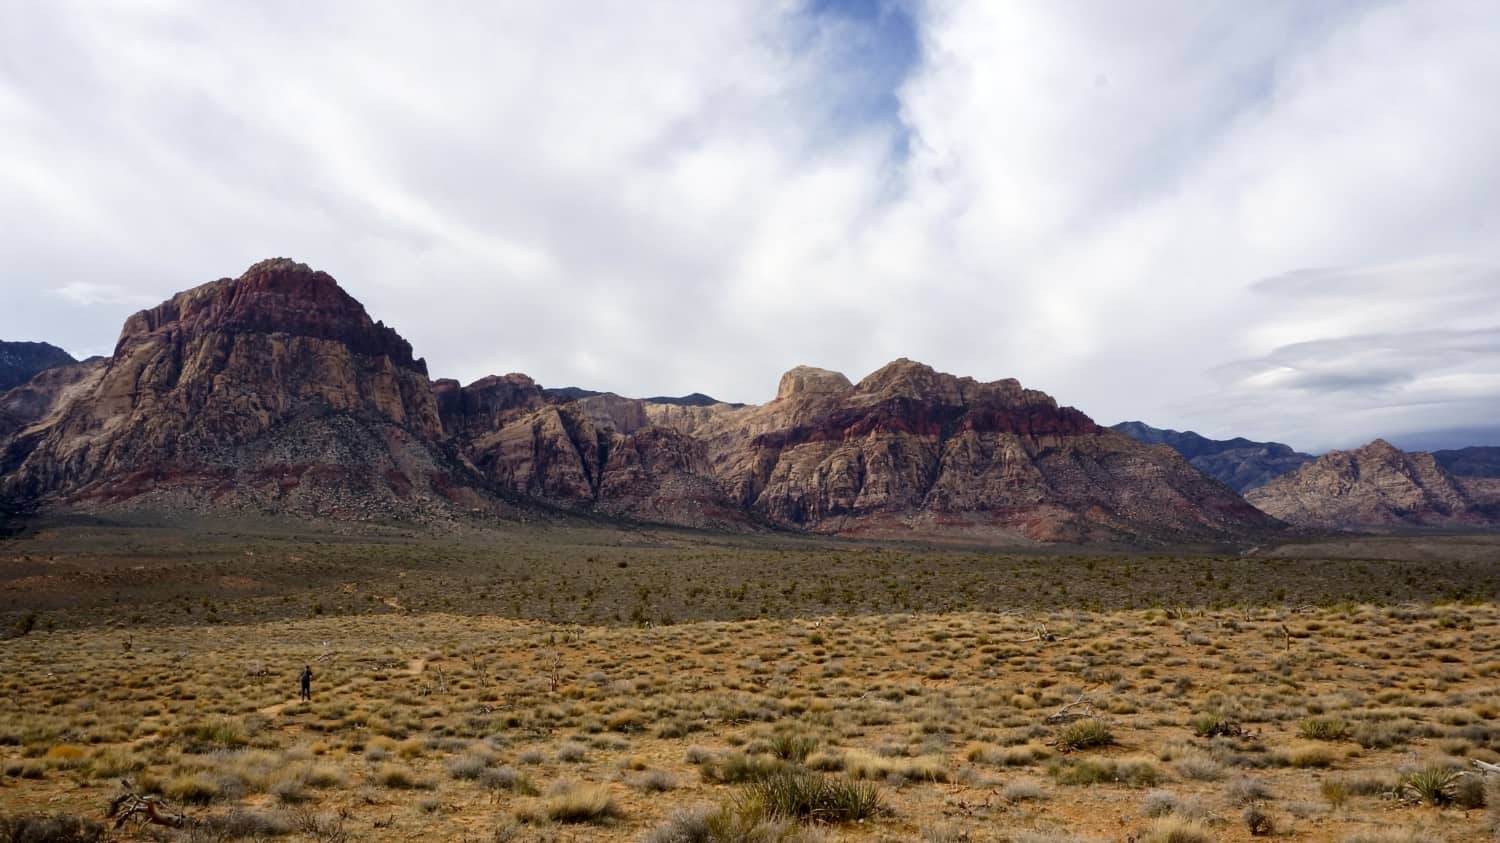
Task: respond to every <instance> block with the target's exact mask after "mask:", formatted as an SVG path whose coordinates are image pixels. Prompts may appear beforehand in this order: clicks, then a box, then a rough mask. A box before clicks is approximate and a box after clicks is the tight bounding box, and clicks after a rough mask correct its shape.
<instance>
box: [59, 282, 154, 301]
mask: <svg viewBox="0 0 1500 843" xmlns="http://www.w3.org/2000/svg"><path fill="white" fill-rule="evenodd" d="M49 292H51V293H52V294H53V295H55V296H59V297H61V298H64V299H67V300H68V301H69V302H72V303H73V304H76V305H79V306H81V307H88V306H90V305H96V304H122V305H135V306H139V307H147V306H149V305H152V304H155V303H156V302H157V299H156V298H155V297H153V296H149V295H143V294H141V293H136V292H131V291H130V290H128V289H126V288H124V287H122V286H120V285H118V284H91V283H89V282H87V281H74V282H72V283H71V284H64V285H62V286H61V287H56V288H53V289H52V290H50V291H49Z"/></svg>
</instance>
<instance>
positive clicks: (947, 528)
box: [692, 359, 1275, 541]
mask: <svg viewBox="0 0 1500 843" xmlns="http://www.w3.org/2000/svg"><path fill="white" fill-rule="evenodd" d="M692 430H693V431H694V433H695V435H696V436H698V437H700V438H702V439H703V440H704V441H705V442H706V443H707V447H708V454H709V457H710V460H711V464H712V468H713V471H714V473H715V475H716V476H717V477H718V478H719V480H720V482H721V483H722V484H723V485H724V487H725V488H726V489H727V491H728V492H729V494H730V496H731V497H732V498H733V499H734V500H735V501H737V502H738V503H739V504H741V505H742V506H744V507H745V508H747V509H749V510H750V511H752V512H755V513H757V514H758V515H761V516H762V517H764V518H766V519H767V520H768V521H770V522H772V523H774V524H778V525H781V526H786V527H794V528H800V529H809V530H813V531H817V532H829V533H878V534H892V535H901V534H908V535H909V534H914V533H916V534H919V533H954V534H977V535H989V536H995V537H1002V536H1004V537H1013V538H1017V537H1018V538H1027V539H1035V540H1044V541H1088V540H1096V539H1171V540H1186V539H1201V538H1210V537H1220V538H1222V537H1226V536H1235V535H1246V534H1248V533H1251V532H1255V531H1257V530H1265V529H1272V528H1274V527H1275V524H1274V522H1273V521H1272V520H1271V519H1269V518H1266V517H1264V516H1263V515H1262V514H1261V513H1259V512H1256V511H1255V510H1254V509H1253V508H1252V507H1250V506H1248V505H1246V504H1245V503H1244V502H1243V501H1242V500H1240V498H1239V497H1238V496H1236V495H1235V494H1234V493H1233V492H1231V491H1229V490H1228V489H1226V488H1224V487H1223V486H1221V485H1219V484H1217V483H1215V482H1213V481H1212V480H1209V479H1208V478H1206V477H1204V476H1203V475H1201V474H1200V473H1198V472H1197V471H1195V470H1193V469H1192V467H1190V466H1189V465H1187V463H1186V462H1185V461H1184V460H1183V459H1182V458H1181V457H1180V456H1178V455H1177V454H1175V453H1173V452H1172V451H1170V450H1169V449H1165V448H1150V447H1147V446H1144V445H1140V444H1139V443H1136V442H1134V441H1132V440H1131V439H1129V438H1128V437H1125V436H1122V435H1120V434H1117V433H1114V432H1113V431H1110V430H1107V429H1105V428H1101V427H1099V426H1098V425H1096V424H1094V422H1093V421H1092V420H1090V419H1089V418H1088V417H1087V416H1085V415H1084V414H1083V413H1081V412H1079V411H1078V410H1075V409H1073V408H1071V407H1059V406H1058V405H1057V403H1056V402H1055V401H1053V400H1052V398H1050V397H1049V396H1047V395H1046V394H1044V393H1041V392H1037V391H1035V390H1028V389H1023V388H1022V387H1021V385H1020V384H1019V383H1017V382H1016V381H1014V380H1001V381H995V382H992V383H982V382H979V381H976V380H974V379H973V378H961V377H955V376H953V375H949V374H945V373H941V372H937V371H935V370H934V369H932V368H931V367H929V366H925V365H923V364H920V363H915V362H912V361H910V360H904V359H903V360H897V361H895V362H893V363H890V364H889V365H887V366H885V367H883V368H881V369H879V370H877V371H876V372H874V373H872V374H870V375H869V376H868V377H866V378H865V379H864V380H862V381H860V382H859V383H858V384H851V383H850V382H849V380H848V379H847V378H845V377H844V376H843V375H841V374H838V373H836V372H828V371H825V370H820V369H812V368H808V367H799V368H797V369H793V370H792V371H790V372H788V373H787V374H786V375H785V376H784V377H783V378H782V381H781V386H780V388H779V390H778V392H777V397H776V399H775V400H773V401H771V402H770V403H768V404H765V405H763V406H760V407H751V408H746V409H744V410H740V411H734V412H724V413H719V414H716V415H715V416H713V417H711V418H709V419H707V420H705V421H702V422H701V423H698V424H695V425H694V426H693V427H692Z"/></svg>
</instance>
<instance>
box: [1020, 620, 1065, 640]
mask: <svg viewBox="0 0 1500 843" xmlns="http://www.w3.org/2000/svg"><path fill="white" fill-rule="evenodd" d="M1031 633H1032V634H1031V637H1030V638H1022V639H1021V641H1020V643H1022V644H1029V643H1031V642H1032V641H1044V642H1052V641H1064V640H1066V639H1063V638H1058V637H1057V636H1056V635H1053V634H1052V632H1051V631H1050V630H1048V629H1047V625H1046V624H1039V625H1037V626H1036V627H1035V628H1034V629H1032V630H1031Z"/></svg>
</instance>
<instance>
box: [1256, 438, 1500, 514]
mask: <svg viewBox="0 0 1500 843" xmlns="http://www.w3.org/2000/svg"><path fill="white" fill-rule="evenodd" d="M1497 492H1500V488H1497V487H1496V485H1495V483H1494V481H1491V480H1488V479H1484V475H1473V476H1468V477H1465V476H1458V475H1456V474H1455V473H1454V472H1451V471H1450V470H1449V469H1448V468H1447V467H1445V466H1444V464H1443V462H1442V461H1441V460H1440V459H1438V458H1437V456H1436V455H1434V454H1428V453H1422V452H1408V451H1402V450H1399V449H1397V448H1396V447H1395V446H1393V445H1391V444H1390V443H1389V442H1386V441H1385V440H1383V439H1377V440H1375V441H1374V442H1371V443H1370V444H1368V445H1365V446H1364V447H1361V448H1357V449H1355V450H1352V451H1330V452H1329V453H1327V454H1324V455H1323V456H1321V457H1319V458H1317V459H1316V460H1314V461H1312V462H1310V463H1307V464H1306V465H1303V466H1302V467H1301V468H1298V469H1297V470H1296V471H1293V472H1290V473H1288V474H1284V475H1282V476H1281V477H1278V478H1276V479H1274V480H1272V481H1271V482H1269V483H1266V484H1265V485H1264V486H1260V487H1259V488H1256V489H1254V490H1252V491H1251V492H1250V493H1249V494H1248V495H1246V498H1247V499H1248V500H1249V501H1250V502H1251V503H1253V504H1255V505H1256V506H1257V507H1259V508H1260V509H1262V510H1263V511H1265V512H1267V513H1269V514H1271V515H1274V516H1276V517H1277V518H1280V519H1281V520H1283V521H1286V522H1288V523H1290V524H1296V525H1298V526H1302V527H1317V528H1326V529H1349V528H1355V529H1386V528H1397V527H1488V526H1493V525H1495V524H1496V523H1497V522H1500V494H1497Z"/></svg>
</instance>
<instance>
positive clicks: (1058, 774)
mask: <svg viewBox="0 0 1500 843" xmlns="http://www.w3.org/2000/svg"><path fill="white" fill-rule="evenodd" d="M1047 772H1048V773H1049V774H1051V776H1052V777H1053V778H1054V779H1056V780H1057V783H1058V784H1065V785H1074V786H1089V785H1096V784H1111V783H1119V784H1124V785H1127V786H1129V787H1155V786H1156V785H1158V784H1160V783H1161V771H1160V770H1158V769H1157V767H1156V765H1155V764H1152V763H1151V762H1150V761H1149V760H1147V759H1144V758H1133V759H1124V760H1120V761H1117V760H1115V759H1103V758H1082V759H1067V760H1063V761H1057V762H1053V763H1052V764H1051V765H1049V766H1048V767H1047Z"/></svg>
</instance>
